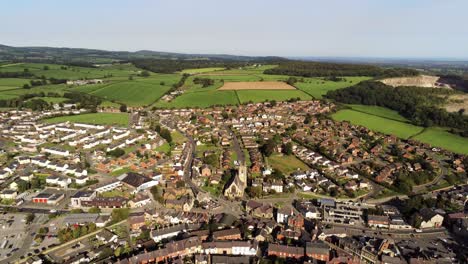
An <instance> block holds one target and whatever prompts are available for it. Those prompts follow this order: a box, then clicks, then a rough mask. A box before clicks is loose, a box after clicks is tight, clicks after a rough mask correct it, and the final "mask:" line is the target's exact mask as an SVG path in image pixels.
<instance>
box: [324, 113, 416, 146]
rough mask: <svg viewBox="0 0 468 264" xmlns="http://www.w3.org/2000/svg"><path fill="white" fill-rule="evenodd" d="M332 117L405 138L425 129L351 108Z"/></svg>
mask: <svg viewBox="0 0 468 264" xmlns="http://www.w3.org/2000/svg"><path fill="white" fill-rule="evenodd" d="M332 117H333V119H335V120H338V121H349V122H351V123H352V124H355V125H361V126H365V127H367V128H369V129H371V130H375V131H378V132H382V133H384V134H390V135H395V136H397V137H400V138H404V139H407V138H409V137H411V136H413V135H415V134H417V133H419V132H421V131H422V130H423V128H422V127H418V126H415V125H411V124H408V123H404V122H399V121H395V120H390V119H387V118H384V117H379V116H375V115H370V114H366V113H362V112H357V111H354V110H349V109H345V110H340V111H338V112H337V113H335V114H333V115H332Z"/></svg>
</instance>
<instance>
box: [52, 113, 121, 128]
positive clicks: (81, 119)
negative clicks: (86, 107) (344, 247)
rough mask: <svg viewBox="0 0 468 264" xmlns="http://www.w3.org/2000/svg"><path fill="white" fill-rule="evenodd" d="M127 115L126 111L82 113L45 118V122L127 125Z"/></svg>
mask: <svg viewBox="0 0 468 264" xmlns="http://www.w3.org/2000/svg"><path fill="white" fill-rule="evenodd" d="M128 120H129V115H128V114H126V113H92V114H82V115H70V116H60V117H54V118H49V119H45V120H44V122H47V123H62V122H66V121H69V122H75V123H87V124H96V125H117V126H128Z"/></svg>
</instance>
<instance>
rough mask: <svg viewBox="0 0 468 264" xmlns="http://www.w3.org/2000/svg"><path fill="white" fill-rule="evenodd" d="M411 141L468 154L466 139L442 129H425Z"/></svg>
mask: <svg viewBox="0 0 468 264" xmlns="http://www.w3.org/2000/svg"><path fill="white" fill-rule="evenodd" d="M413 139H416V140H419V141H421V142H425V143H428V144H431V146H436V147H441V148H445V149H447V150H450V151H453V152H457V153H462V154H468V138H464V137H461V136H458V135H454V134H452V133H449V132H447V131H446V130H445V129H443V128H439V127H431V128H427V129H425V130H424V131H423V132H422V133H421V134H419V135H416V136H415V137H413Z"/></svg>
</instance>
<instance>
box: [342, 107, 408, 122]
mask: <svg viewBox="0 0 468 264" xmlns="http://www.w3.org/2000/svg"><path fill="white" fill-rule="evenodd" d="M348 106H349V107H351V108H352V109H353V110H355V111H358V112H363V113H366V114H371V115H376V116H380V117H384V118H388V119H393V120H396V121H401V122H408V119H406V118H404V117H403V116H401V115H400V114H399V113H398V112H397V111H393V110H391V109H388V108H385V107H380V106H373V105H348Z"/></svg>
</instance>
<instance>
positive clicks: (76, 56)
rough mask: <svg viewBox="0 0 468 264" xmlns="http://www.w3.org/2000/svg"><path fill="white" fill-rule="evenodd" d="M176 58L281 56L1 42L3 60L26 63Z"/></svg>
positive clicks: (271, 59) (224, 58) (203, 58)
mask: <svg viewBox="0 0 468 264" xmlns="http://www.w3.org/2000/svg"><path fill="white" fill-rule="evenodd" d="M142 58H151V59H176V60H231V61H278V60H284V59H283V58H280V57H250V56H237V55H227V54H183V53H172V52H160V51H151V50H141V51H136V52H129V51H107V50H97V49H82V48H55V47H12V46H6V45H0V60H3V61H26V62H56V63H57V62H58V63H66V62H82V63H109V62H113V61H127V60H133V59H142Z"/></svg>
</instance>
